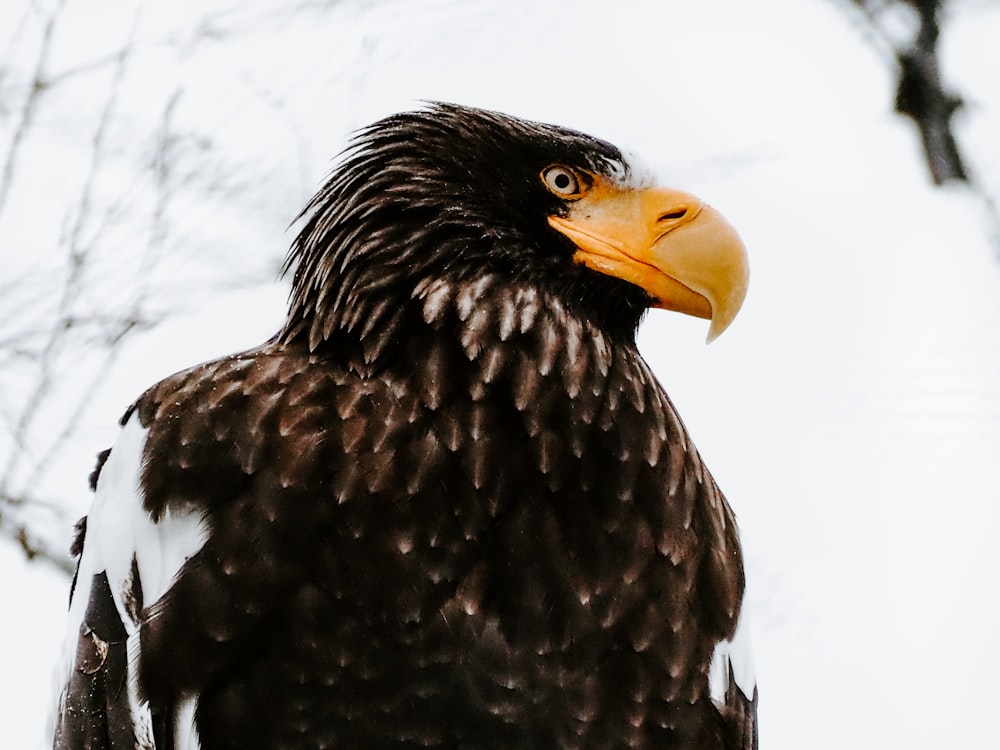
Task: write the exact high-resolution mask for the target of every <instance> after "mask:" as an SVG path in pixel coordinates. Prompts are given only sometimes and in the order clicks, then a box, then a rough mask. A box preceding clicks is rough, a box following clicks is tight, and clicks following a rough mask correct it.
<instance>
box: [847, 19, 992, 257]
mask: <svg viewBox="0 0 1000 750" xmlns="http://www.w3.org/2000/svg"><path fill="white" fill-rule="evenodd" d="M840 2H841V4H843V5H845V6H846V7H848V8H850V9H852V10H854V11H855V12H856V15H857V17H858V18H859V19H860V24H861V26H862V28H863V29H864V30H865V32H866V37H867V39H868V41H869V42H870V43H872V44H873V45H874V46H875V47H876V49H877V51H878V52H879V53H880V54H881V55H882V56H883V58H884V59H885V60H886V62H887V64H889V65H891V66H892V67H893V68H894V69H895V71H896V93H895V102H894V107H895V110H896V112H897V113H899V114H900V115H902V116H903V117H906V118H908V119H910V120H912V121H913V124H914V125H915V126H916V128H917V130H918V133H919V135H920V141H921V146H922V149H923V153H924V161H925V162H926V163H927V168H928V170H929V171H930V176H931V180H933V182H934V184H935V185H943V184H945V183H949V182H958V183H964V184H965V185H966V186H968V188H969V189H970V190H971V192H972V194H973V196H974V197H975V198H976V200H977V202H978V203H979V204H980V207H981V209H982V211H983V213H984V216H985V217H986V221H987V223H988V225H989V231H990V235H991V240H992V241H993V244H994V245H995V246H996V247H997V248H1000V212H998V209H997V205H996V202H995V201H994V200H993V198H992V197H991V195H990V192H989V190H988V189H986V188H985V187H984V186H982V185H981V184H979V183H978V181H977V180H976V178H975V174H974V172H975V170H974V169H973V168H971V166H970V162H969V160H968V158H967V156H966V155H964V154H963V153H962V148H961V144H960V142H959V139H958V138H957V137H956V135H955V132H954V129H953V126H952V117H953V116H954V115H955V113H956V112H957V111H958V110H959V109H960V108H961V107H962V104H963V102H962V98H961V97H960V96H958V95H957V94H956V93H954V92H952V91H950V90H949V89H948V88H947V87H946V86H945V84H944V82H943V80H942V76H941V64H940V47H939V41H940V37H941V32H942V28H941V18H942V14H943V11H944V9H945V5H946V4H948V0H840ZM948 5H949V7H953V6H954V2H952V3H950V4H948Z"/></svg>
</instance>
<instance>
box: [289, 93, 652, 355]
mask: <svg viewBox="0 0 1000 750" xmlns="http://www.w3.org/2000/svg"><path fill="white" fill-rule="evenodd" d="M551 164H566V165H570V166H576V167H579V168H582V169H584V170H587V171H589V172H593V173H601V174H606V175H608V176H610V177H613V178H616V179H624V178H626V177H627V176H628V174H629V166H628V164H627V163H626V161H625V160H624V158H623V156H622V154H621V152H620V151H619V150H618V149H617V148H615V147H614V146H612V145H611V144H609V143H606V142H604V141H601V140H598V139H596V138H593V137H591V136H588V135H584V134H582V133H578V132H576V131H572V130H568V129H565V128H560V127H556V126H553V125H545V124H540V123H534V122H528V121H525V120H519V119H516V118H513V117H509V116H506V115H501V114H498V113H494V112H488V111H484V110H478V109H470V108H466V107H460V106H456V105H450V104H433V105H431V106H429V107H428V108H427V109H424V110H419V111H415V112H407V113H403V114H397V115H393V116H391V117H388V118H386V119H384V120H381V121H379V122H376V123H375V124H373V125H371V126H369V127H367V128H364V129H363V130H361V131H360V132H359V133H358V134H357V135H356V137H355V139H354V141H353V143H352V145H351V146H350V147H349V148H348V149H347V151H346V152H345V153H344V154H343V156H342V159H341V162H340V164H339V165H338V166H337V167H336V168H335V170H334V172H333V174H332V176H331V177H330V179H329V180H328V181H327V183H326V184H325V185H324V186H323V187H322V189H321V190H320V191H319V192H318V193H317V194H316V196H315V197H314V198H313V199H312V201H311V202H310V203H309V205H308V206H307V207H306V209H305V210H304V211H303V216H305V217H306V222H305V225H304V227H303V228H302V230H301V232H300V233H299V235H298V237H297V238H296V239H295V241H294V243H293V245H292V248H291V250H290V252H289V255H288V259H287V261H286V266H285V267H286V271H287V270H290V269H292V268H294V269H295V272H294V277H293V282H292V292H291V305H290V310H289V317H288V321H287V323H286V325H285V327H284V329H283V331H282V333H281V339H282V340H283V341H285V342H289V341H292V340H294V339H296V338H299V337H306V338H307V340H308V343H309V347H310V348H311V349H313V350H315V349H317V348H320V347H321V346H322V344H323V342H325V341H328V340H330V339H332V338H336V337H337V335H338V334H343V333H345V332H348V333H349V332H355V333H356V332H357V331H358V330H360V329H361V328H362V327H363V328H365V329H366V330H369V331H370V330H373V329H376V328H378V327H379V326H380V325H390V324H391V321H392V320H394V319H395V317H398V315H399V312H400V310H399V308H400V306H404V305H406V304H408V303H409V302H410V301H411V300H412V299H413V297H414V295H415V290H417V289H418V288H420V286H421V284H422V283H423V284H426V283H427V282H428V281H429V280H431V279H447V280H451V281H469V280H473V279H475V278H477V277H481V276H483V275H485V274H496V275H499V276H501V277H504V278H509V279H511V280H513V281H528V282H530V283H534V284H537V285H539V286H541V287H543V288H545V289H546V290H547V291H549V292H550V293H553V294H555V295H557V296H559V297H560V298H562V299H563V301H564V302H565V303H566V304H567V305H569V306H570V307H571V308H573V309H577V310H578V311H579V312H580V313H581V314H583V315H584V316H585V317H587V318H588V319H590V320H591V321H593V322H595V323H596V324H598V325H603V326H605V327H607V328H609V329H612V330H613V331H614V333H616V334H617V335H626V336H629V337H631V336H632V335H634V332H635V328H636V326H637V325H638V322H639V318H640V317H641V315H642V313H643V312H644V311H645V309H646V307H647V306H648V301H649V300H648V297H647V295H646V293H645V292H643V291H642V290H640V289H638V288H637V287H634V286H632V285H630V284H627V283H625V282H623V281H620V280H618V279H614V278H611V277H608V276H603V275H600V274H597V273H595V272H593V271H590V270H589V269H587V268H585V267H583V266H581V265H579V264H576V263H573V262H572V254H573V247H572V245H571V244H570V243H569V242H568V240H566V238H565V237H563V236H562V235H560V234H558V233H557V232H555V231H554V230H552V229H551V228H550V227H549V226H548V224H547V221H546V217H547V216H549V215H550V214H558V213H561V212H562V211H563V209H562V206H561V205H560V199H559V198H557V197H556V196H553V195H552V194H551V193H550V192H548V191H547V190H545V189H544V187H543V185H542V183H541V181H540V179H539V174H540V172H541V171H542V170H543V169H544V168H545V167H547V166H549V165H551Z"/></svg>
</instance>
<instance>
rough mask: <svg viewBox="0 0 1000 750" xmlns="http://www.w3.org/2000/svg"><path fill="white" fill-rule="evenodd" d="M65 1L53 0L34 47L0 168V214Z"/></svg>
mask: <svg viewBox="0 0 1000 750" xmlns="http://www.w3.org/2000/svg"><path fill="white" fill-rule="evenodd" d="M65 2H66V0H56V4H55V6H54V7H53V8H52V9H51V11H50V12H49V15H48V17H47V18H46V19H45V28H44V30H43V32H42V41H41V43H40V44H39V46H38V55H37V57H36V58H35V70H34V73H33V74H32V77H31V82H30V84H29V87H28V93H27V96H26V98H25V100H24V103H23V105H22V106H21V112H20V116H19V117H18V120H17V125H16V126H15V127H14V134H13V135H12V136H11V139H10V145H9V146H8V147H7V154H6V156H5V157H4V163H3V170H2V171H0V216H2V215H3V211H4V208H5V207H6V205H7V195H8V193H9V192H10V186H11V184H12V183H13V181H14V172H15V170H16V166H17V157H18V153H19V152H20V150H21V144H22V143H23V141H24V138H25V136H26V135H27V133H28V131H29V130H30V129H31V124H32V122H33V121H34V119H35V112H36V110H37V108H38V103H39V99H40V98H41V96H42V93H43V92H44V91H45V89H46V88H47V87H48V80H47V79H46V69H47V68H48V61H49V54H50V53H51V51H52V37H53V34H54V32H55V28H56V21H57V20H58V18H59V14H60V13H61V12H62V7H63V5H64V3H65Z"/></svg>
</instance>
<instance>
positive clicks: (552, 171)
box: [542, 164, 583, 198]
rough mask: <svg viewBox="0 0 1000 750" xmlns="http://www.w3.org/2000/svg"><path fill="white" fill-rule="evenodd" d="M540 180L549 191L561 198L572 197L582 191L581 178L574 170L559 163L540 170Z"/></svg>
mask: <svg viewBox="0 0 1000 750" xmlns="http://www.w3.org/2000/svg"><path fill="white" fill-rule="evenodd" d="M542 182H544V183H545V187H547V188H548V189H549V192H552V193H555V194H556V195H558V196H559V197H561V198H574V197H577V196H579V195H580V193H582V192H583V186H582V180H581V179H580V176H579V175H578V174H577V173H576V171H575V170H572V169H570V168H569V167H564V166H562V165H559V164H554V165H553V166H551V167H546V168H545V169H544V170H543V171H542Z"/></svg>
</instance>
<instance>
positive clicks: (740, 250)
mask: <svg viewBox="0 0 1000 750" xmlns="http://www.w3.org/2000/svg"><path fill="white" fill-rule="evenodd" d="M549 224H550V225H551V226H552V227H553V228H554V229H556V230H558V231H559V232H561V233H562V234H564V235H566V236H567V237H568V238H569V239H570V240H572V241H573V244H574V245H576V247H577V252H576V254H575V255H574V258H575V260H577V261H578V262H580V263H583V264H585V265H586V266H588V267H589V268H592V269H594V270H595V271H599V272H601V273H604V274H607V275H609V276H616V277H618V278H620V279H624V280H625V281H628V282H631V283H633V284H635V285H637V286H639V287H642V288H643V289H645V290H646V291H647V292H649V294H650V295H651V296H652V297H653V299H654V300H655V302H654V304H655V306H656V307H661V308H665V309H667V310H676V311H677V312H682V313H686V314H688V315H695V316H697V317H699V318H707V319H710V320H711V321H712V323H711V326H710V327H709V330H708V341H709V342H711V341H714V340H715V339H716V338H718V336H719V334H721V333H722V332H723V331H724V330H726V328H727V327H728V326H729V324H730V323H732V322H733V319H734V318H735V317H736V314H737V313H738V312H739V310H740V306H741V305H742V304H743V299H744V297H746V293H747V286H748V285H749V281H750V266H749V263H748V261H747V253H746V248H745V247H744V246H743V242H742V241H741V240H740V238H739V235H737V234H736V230H735V229H733V227H732V226H731V225H730V224H729V222H727V221H726V220H725V219H724V218H723V217H722V214H720V213H719V212H718V211H716V210H715V209H714V208H712V207H711V206H709V205H707V204H705V203H704V202H703V201H701V200H700V199H698V198H696V197H695V196H693V195H691V194H690V193H684V192H681V191H679V190H670V189H667V188H645V189H642V190H633V189H625V190H623V189H620V188H617V187H614V186H610V185H607V184H605V183H603V182H598V183H595V184H594V185H593V187H592V188H591V189H589V190H588V191H587V192H586V194H585V195H584V196H583V197H582V198H580V199H578V200H577V201H575V202H574V203H572V204H571V208H570V211H569V214H568V215H567V216H565V217H562V216H550V217H549Z"/></svg>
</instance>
